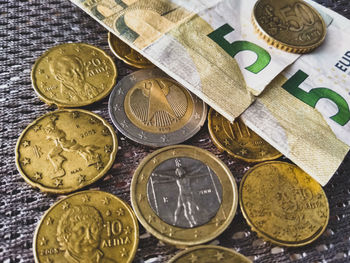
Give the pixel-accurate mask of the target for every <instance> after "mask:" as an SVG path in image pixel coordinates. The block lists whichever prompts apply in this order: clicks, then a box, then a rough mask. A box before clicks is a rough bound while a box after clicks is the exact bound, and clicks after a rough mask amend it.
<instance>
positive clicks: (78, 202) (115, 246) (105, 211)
mask: <svg viewBox="0 0 350 263" xmlns="http://www.w3.org/2000/svg"><path fill="white" fill-rule="evenodd" d="M86 196H89V197H90V198H91V202H89V203H86V202H84V201H83V200H84V198H85V197H86ZM105 199H108V200H109V204H108V205H104V204H102V203H101V202H100V200H105ZM65 204H69V206H66V205H65ZM114 207H120V208H122V209H123V210H124V215H123V217H118V216H117V215H115V214H114V213H111V210H113V208H114ZM49 220H50V223H48V222H49ZM138 235H139V230H138V222H137V219H136V217H135V215H134V212H133V211H132V209H131V208H130V207H129V206H128V205H127V204H126V203H125V202H123V201H122V200H121V199H119V198H118V197H116V196H114V195H112V194H109V193H106V192H101V191H83V192H79V193H75V194H72V195H69V196H68V197H66V198H64V199H62V200H60V201H58V202H57V203H56V204H54V205H53V206H52V207H51V208H50V209H49V210H48V211H47V212H46V213H45V214H44V216H43V217H42V219H41V221H40V223H39V225H38V226H37V229H36V232H35V235H34V242H33V252H34V258H35V262H36V263H42V262H46V261H47V259H48V256H50V260H52V262H84V263H85V262H108V263H131V262H132V261H133V258H134V256H135V253H136V250H137V246H138V239H139V237H138Z"/></svg>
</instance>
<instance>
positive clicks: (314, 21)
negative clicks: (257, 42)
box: [253, 0, 326, 53]
mask: <svg viewBox="0 0 350 263" xmlns="http://www.w3.org/2000/svg"><path fill="white" fill-rule="evenodd" d="M253 23H254V26H255V27H256V29H257V31H258V32H259V34H260V35H261V36H262V37H263V38H264V39H265V40H266V41H267V42H268V43H269V44H271V45H274V46H275V47H277V48H280V49H283V50H285V51H288V52H294V53H306V52H310V51H312V50H313V49H315V48H316V47H318V46H319V45H321V44H322V42H323V41H324V39H325V37H326V25H325V23H324V21H323V18H322V17H321V15H320V14H319V13H318V12H317V11H316V10H315V9H314V8H313V7H312V6H311V5H309V4H307V3H305V1H302V0H283V1H274V0H259V1H257V3H256V4H255V6H254V11H253Z"/></svg>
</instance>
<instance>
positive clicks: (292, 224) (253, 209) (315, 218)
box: [239, 161, 329, 247]
mask: <svg viewBox="0 0 350 263" xmlns="http://www.w3.org/2000/svg"><path fill="white" fill-rule="evenodd" d="M239 195H240V205H241V210H242V213H243V215H244V217H245V218H246V220H247V222H248V224H249V225H250V226H251V227H252V230H253V231H255V232H257V233H258V235H259V236H261V237H263V238H265V239H266V240H269V241H271V242H272V243H275V244H277V245H281V246H293V247H296V246H303V245H306V244H309V243H311V242H313V241H314V240H316V239H317V238H318V237H319V236H320V235H321V234H322V233H323V231H324V230H325V229H326V226H327V223H328V219H329V207H328V200H327V197H326V195H325V193H324V192H323V189H322V187H321V186H320V185H319V184H318V183H317V182H316V181H315V180H314V179H312V178H311V177H310V176H309V175H308V174H306V173H305V172H304V171H302V170H301V169H300V168H299V167H297V166H295V165H293V164H289V163H284V162H277V161H273V162H266V163H262V164H258V165H256V166H254V167H253V168H251V169H250V170H248V172H247V173H246V174H245V175H244V177H243V179H242V182H241V185H240V189H239Z"/></svg>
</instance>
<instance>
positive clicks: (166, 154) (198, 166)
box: [131, 145, 238, 246]
mask: <svg viewBox="0 0 350 263" xmlns="http://www.w3.org/2000/svg"><path fill="white" fill-rule="evenodd" d="M131 203H132V206H133V208H134V211H135V213H136V216H137V217H138V219H139V221H140V222H141V224H142V225H143V226H144V227H145V228H146V230H147V231H149V232H150V233H151V234H153V235H154V236H156V237H157V238H158V239H160V240H162V241H164V242H166V243H170V244H173V245H178V246H192V245H198V244H202V243H205V242H207V241H209V240H211V239H213V238H215V237H217V236H218V235H219V234H221V233H222V232H223V231H224V230H225V229H226V227H227V226H228V225H229V224H230V222H231V221H232V219H233V217H234V215H235V212H236V208H237V203H238V199H237V186H236V182H235V180H234V178H233V176H232V174H231V172H230V170H229V169H228V167H227V166H226V165H225V164H224V163H223V162H222V161H220V160H219V159H218V158H217V157H215V156H214V155H213V154H211V153H209V152H207V151H205V150H203V149H200V148H198V147H194V146H186V145H176V146H168V147H165V148H162V149H159V150H157V151H155V152H153V153H152V154H150V155H148V156H147V157H146V158H145V159H144V160H143V161H142V162H141V163H140V165H139V167H138V168H137V170H136V171H135V173H134V176H133V179H132V182H131Z"/></svg>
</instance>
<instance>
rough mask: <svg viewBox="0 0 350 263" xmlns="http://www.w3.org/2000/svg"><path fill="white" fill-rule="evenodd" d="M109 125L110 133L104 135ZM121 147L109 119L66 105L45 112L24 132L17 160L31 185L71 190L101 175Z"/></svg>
mask: <svg viewBox="0 0 350 263" xmlns="http://www.w3.org/2000/svg"><path fill="white" fill-rule="evenodd" d="M72 116H76V118H73V119H72ZM77 116H79V117H77ZM91 118H93V119H94V120H95V122H94V124H92V123H90V120H91ZM37 127H41V130H40V132H38V129H37ZM106 129H108V135H106V136H101V135H100V134H101V132H102V131H103V130H106ZM106 134H107V133H106ZM28 142H30V143H28ZM106 146H107V148H106ZM117 149H118V145H117V138H116V135H115V133H114V130H113V128H112V127H111V125H109V124H108V123H107V122H106V121H105V120H103V119H102V118H101V117H99V116H97V115H96V114H94V113H92V112H88V111H85V110H78V109H74V110H73V109H72V110H71V109H65V110H59V111H55V112H53V113H48V114H46V115H43V116H42V117H40V118H38V119H37V120H36V121H34V122H33V123H32V124H30V125H29V126H28V127H27V128H26V129H25V130H24V131H23V132H22V134H21V136H20V138H19V139H18V142H17V146H16V164H17V168H18V170H19V172H20V173H21V175H22V176H23V178H24V179H25V181H26V182H28V183H29V184H30V185H32V186H34V187H38V188H39V189H40V190H42V191H44V192H50V193H69V192H72V191H75V190H77V189H79V188H82V187H84V186H87V185H89V184H91V183H93V182H95V181H97V180H98V179H100V178H101V177H102V176H103V175H104V174H105V173H106V172H107V171H108V170H109V168H110V167H111V166H112V164H113V162H114V159H115V155H116V152H117Z"/></svg>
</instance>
